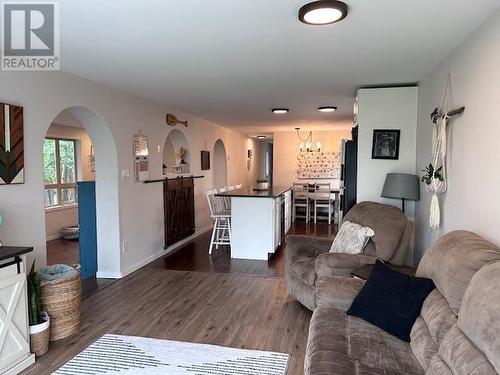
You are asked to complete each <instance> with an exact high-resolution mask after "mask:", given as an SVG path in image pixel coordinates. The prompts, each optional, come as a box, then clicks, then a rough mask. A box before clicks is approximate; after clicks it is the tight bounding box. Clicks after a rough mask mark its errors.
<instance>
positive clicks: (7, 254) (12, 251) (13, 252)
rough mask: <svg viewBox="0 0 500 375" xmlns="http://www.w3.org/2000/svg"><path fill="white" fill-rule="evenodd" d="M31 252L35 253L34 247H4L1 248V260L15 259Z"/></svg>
mask: <svg viewBox="0 0 500 375" xmlns="http://www.w3.org/2000/svg"><path fill="white" fill-rule="evenodd" d="M30 251H33V248H32V247H13V246H2V247H0V260H5V259H8V258H14V257H17V256H20V255H23V254H26V253H29V252H30Z"/></svg>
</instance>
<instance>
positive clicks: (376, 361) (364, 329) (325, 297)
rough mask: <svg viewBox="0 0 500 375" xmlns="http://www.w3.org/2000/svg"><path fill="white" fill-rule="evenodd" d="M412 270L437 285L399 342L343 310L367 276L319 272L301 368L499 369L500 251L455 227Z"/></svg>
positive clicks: (319, 373)
mask: <svg viewBox="0 0 500 375" xmlns="http://www.w3.org/2000/svg"><path fill="white" fill-rule="evenodd" d="M417 275H418V276H423V277H428V278H431V279H432V280H433V281H434V283H435V284H436V289H435V290H434V291H433V292H432V293H431V294H430V295H429V296H428V297H427V299H426V300H425V302H424V305H423V307H422V311H421V315H420V317H419V318H418V319H417V320H416V322H415V324H414V326H413V328H412V332H411V342H410V343H407V342H403V341H401V340H399V339H397V338H395V337H394V336H391V335H390V334H388V333H385V332H384V331H382V330H380V329H379V328H377V327H375V326H373V325H371V324H370V323H368V322H365V321H363V320H361V319H358V318H356V317H352V316H348V315H347V314H346V313H345V311H346V310H347V309H348V308H349V306H350V305H351V303H352V300H353V299H354V297H355V296H356V295H357V294H358V292H359V290H360V289H361V288H362V286H363V284H364V281H362V280H359V279H352V278H345V277H337V276H333V277H326V278H321V279H320V280H319V281H318V283H317V308H316V310H315V311H314V313H313V316H312V319H311V323H310V327H309V337H308V343H307V350H306V359H305V374H306V375H326V374H366V375H369V374H385V375H388V374H424V373H425V374H429V375H435V374H439V375H458V374H474V375H479V374H497V373H498V372H500V251H499V249H498V248H496V247H495V246H494V245H492V244H490V243H489V242H487V241H485V240H483V239H481V238H480V237H479V236H477V235H476V234H474V233H471V232H467V231H455V232H451V233H449V234H447V235H445V236H443V237H441V238H440V239H439V240H438V241H437V242H435V243H434V244H433V245H432V246H431V248H430V249H429V250H428V251H427V252H426V253H425V255H424V257H423V258H422V260H421V262H420V264H419V266H418V269H417Z"/></svg>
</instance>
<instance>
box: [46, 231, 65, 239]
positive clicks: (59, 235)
mask: <svg viewBox="0 0 500 375" xmlns="http://www.w3.org/2000/svg"><path fill="white" fill-rule="evenodd" d="M59 238H63V235H62V233H56V234H51V235H50V236H47V237H46V239H45V240H46V241H54V240H58V239H59Z"/></svg>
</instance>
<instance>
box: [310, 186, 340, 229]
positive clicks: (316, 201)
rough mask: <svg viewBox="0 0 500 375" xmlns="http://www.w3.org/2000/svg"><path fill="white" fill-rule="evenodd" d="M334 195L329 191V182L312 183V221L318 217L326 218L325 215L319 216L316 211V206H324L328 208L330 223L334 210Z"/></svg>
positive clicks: (315, 220)
mask: <svg viewBox="0 0 500 375" xmlns="http://www.w3.org/2000/svg"><path fill="white" fill-rule="evenodd" d="M333 197H334V195H333V194H332V192H331V185H330V183H329V182H321V183H315V184H314V190H313V193H312V205H313V207H314V223H315V224H316V223H317V221H318V218H326V216H320V215H319V213H318V208H319V209H322V208H325V209H327V210H328V224H331V223H332V213H333V212H334V209H333V207H334V203H335V200H334V199H333Z"/></svg>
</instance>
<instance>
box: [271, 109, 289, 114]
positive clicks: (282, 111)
mask: <svg viewBox="0 0 500 375" xmlns="http://www.w3.org/2000/svg"><path fill="white" fill-rule="evenodd" d="M271 111H272V112H273V113H275V114H277V115H282V114H284V113H288V112H289V111H290V110H289V109H288V108H273V109H272V110H271Z"/></svg>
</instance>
